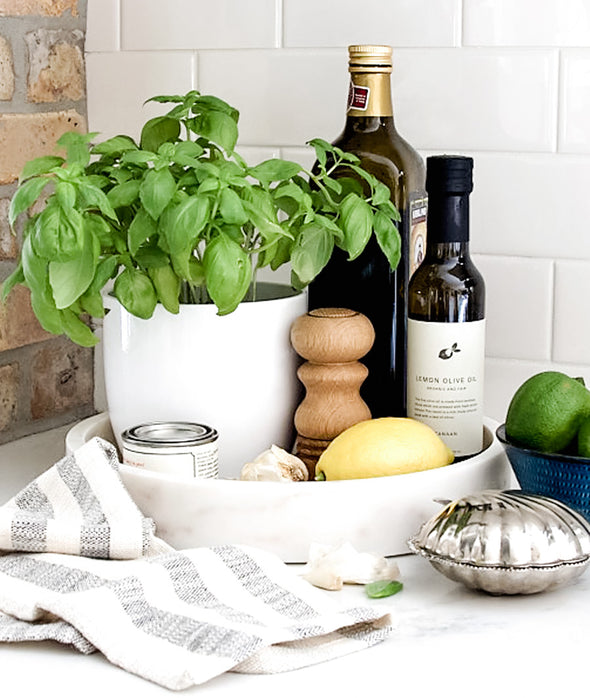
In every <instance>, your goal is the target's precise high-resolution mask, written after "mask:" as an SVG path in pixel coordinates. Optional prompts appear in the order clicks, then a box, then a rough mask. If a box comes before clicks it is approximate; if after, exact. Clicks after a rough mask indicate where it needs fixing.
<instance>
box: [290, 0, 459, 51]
mask: <svg viewBox="0 0 590 698" xmlns="http://www.w3.org/2000/svg"><path fill="white" fill-rule="evenodd" d="M283 17H284V19H283V21H284V27H285V29H284V35H285V41H284V45H285V46H289V47H303V46H305V47H316V48H319V47H336V46H347V45H349V44H363V43H367V44H386V45H390V46H395V47H399V46H458V45H459V42H460V37H461V3H460V2H459V1H458V0H437V1H436V2H432V0H389V1H388V2H383V0H363V3H362V8H361V7H360V6H359V3H358V0H338V4H337V7H336V6H335V5H334V3H333V2H326V1H325V0H324V1H321V0H320V1H319V2H318V0H284V11H283ZM425 17H428V21H424V20H425Z"/></svg>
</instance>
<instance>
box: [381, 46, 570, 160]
mask: <svg viewBox="0 0 590 698" xmlns="http://www.w3.org/2000/svg"><path fill="white" fill-rule="evenodd" d="M394 61H395V67H394V72H393V84H394V100H395V106H394V109H395V110H396V113H397V115H398V117H397V124H398V127H399V130H400V132H401V133H402V134H403V135H404V136H405V137H406V138H407V139H408V140H409V141H410V142H411V143H413V144H414V145H415V146H417V147H419V148H424V149H437V150H440V149H445V150H448V149H460V148H462V149H469V150H500V151H512V150H517V151H553V150H554V147H555V139H556V129H557V125H556V108H555V103H556V99H557V73H558V70H557V68H558V63H557V52H556V51H552V50H539V49H530V50H511V49H503V50H500V49H461V50H457V49H430V50H427V49H399V50H398V51H396V52H395V55H394Z"/></svg>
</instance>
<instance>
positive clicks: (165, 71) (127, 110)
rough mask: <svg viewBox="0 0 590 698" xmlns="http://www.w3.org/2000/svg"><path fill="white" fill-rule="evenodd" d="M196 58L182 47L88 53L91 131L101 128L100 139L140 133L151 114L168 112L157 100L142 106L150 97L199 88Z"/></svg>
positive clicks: (134, 135)
mask: <svg viewBox="0 0 590 698" xmlns="http://www.w3.org/2000/svg"><path fill="white" fill-rule="evenodd" d="M193 60H194V56H193V55H192V54H191V53H189V52H180V51H178V52H176V51H168V52H166V53H164V54H162V53H159V52H156V51H154V52H151V51H146V52H133V51H125V52H121V53H91V54H89V55H88V56H87V59H86V72H87V75H88V84H89V85H90V88H89V90H88V122H89V129H90V131H99V132H100V134H101V138H100V139H101V140H103V139H106V138H110V137H111V136H115V135H117V134H120V133H125V134H127V135H130V136H132V137H133V138H136V137H139V134H140V132H141V127H142V125H143V124H144V122H145V121H147V119H149V118H151V117H152V116H156V115H157V114H163V113H165V111H166V107H165V106H162V105H158V104H146V105H145V106H144V104H143V103H144V102H145V100H146V99H149V98H150V97H153V96H155V95H159V94H175V93H179V94H184V93H185V92H188V91H189V90H191V89H193V88H194V87H195V85H194V69H193ZM170 107H172V105H170Z"/></svg>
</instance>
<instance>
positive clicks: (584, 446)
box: [578, 417, 590, 458]
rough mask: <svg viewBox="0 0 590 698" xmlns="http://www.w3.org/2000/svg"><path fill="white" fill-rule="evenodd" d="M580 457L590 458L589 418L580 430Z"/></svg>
mask: <svg viewBox="0 0 590 698" xmlns="http://www.w3.org/2000/svg"><path fill="white" fill-rule="evenodd" d="M578 455H579V456H582V457H583V458H590V417H587V418H586V419H585V420H584V421H583V422H582V424H581V426H580V429H579V430H578Z"/></svg>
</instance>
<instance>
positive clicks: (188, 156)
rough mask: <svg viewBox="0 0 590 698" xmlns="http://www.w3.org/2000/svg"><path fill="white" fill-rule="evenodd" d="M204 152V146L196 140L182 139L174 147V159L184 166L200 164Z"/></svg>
mask: <svg viewBox="0 0 590 698" xmlns="http://www.w3.org/2000/svg"><path fill="white" fill-rule="evenodd" d="M202 154H203V148H201V146H200V145H199V144H198V143H195V141H181V142H180V143H177V144H176V145H175V147H174V160H175V162H177V163H178V164H179V165H183V166H184V167H192V166H193V165H198V164H199V161H198V159H197V158H199V157H200V156H201V155H202Z"/></svg>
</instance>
